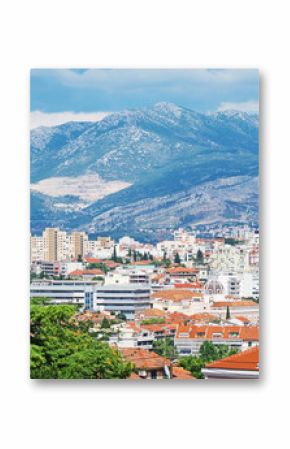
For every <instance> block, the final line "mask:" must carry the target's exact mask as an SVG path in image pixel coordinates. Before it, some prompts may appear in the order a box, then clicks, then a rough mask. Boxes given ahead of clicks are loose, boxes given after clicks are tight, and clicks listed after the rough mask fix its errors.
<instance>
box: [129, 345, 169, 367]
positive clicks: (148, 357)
mask: <svg viewBox="0 0 290 449" xmlns="http://www.w3.org/2000/svg"><path fill="white" fill-rule="evenodd" d="M120 352H121V353H122V355H123V357H124V358H125V359H126V360H127V361H128V362H131V363H133V364H134V365H135V367H136V368H137V369H140V370H142V369H144V370H146V369H147V370H152V369H158V368H164V366H165V365H166V366H170V361H169V360H168V359H166V358H165V357H161V356H160V355H158V354H156V353H155V352H151V351H147V349H139V348H138V349H137V348H123V349H120Z"/></svg>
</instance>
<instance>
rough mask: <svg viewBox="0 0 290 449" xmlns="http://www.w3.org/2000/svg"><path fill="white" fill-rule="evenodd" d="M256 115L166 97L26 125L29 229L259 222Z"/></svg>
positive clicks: (133, 231) (157, 230)
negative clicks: (88, 116)
mask: <svg viewBox="0 0 290 449" xmlns="http://www.w3.org/2000/svg"><path fill="white" fill-rule="evenodd" d="M258 164H259V117H258V115H257V114H249V113H244V112H238V111H222V112H215V113H207V114H202V113H198V112H195V111H193V110H190V109H187V108H183V107H180V106H177V105H175V104H170V103H157V104H156V105H154V106H153V107H152V108H147V109H138V110H129V111H123V112H117V113H112V114H110V115H108V116H106V117H105V118H103V119H102V120H101V121H98V122H69V123H65V124H63V125H58V126H53V127H39V128H36V129H34V130H32V131H31V230H32V232H33V233H40V232H41V231H42V230H43V229H44V227H46V226H59V227H61V228H64V229H67V230H72V229H83V230H86V231H87V232H89V233H91V234H110V235H112V236H114V237H118V236H121V235H128V234H129V235H131V236H133V237H136V238H139V239H141V240H144V241H147V240H148V241H153V240H156V237H157V236H159V235H166V233H167V232H170V231H171V230H172V229H175V228H177V227H179V226H191V225H200V224H213V223H231V224H242V223H249V222H251V223H254V224H257V223H258Z"/></svg>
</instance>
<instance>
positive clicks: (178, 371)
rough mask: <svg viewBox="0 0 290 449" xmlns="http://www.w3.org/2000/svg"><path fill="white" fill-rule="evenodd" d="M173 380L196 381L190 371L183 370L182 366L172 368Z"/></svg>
mask: <svg viewBox="0 0 290 449" xmlns="http://www.w3.org/2000/svg"><path fill="white" fill-rule="evenodd" d="M172 379H190V380H195V379H196V378H195V377H193V376H192V374H191V372H190V371H187V370H186V369H184V368H182V367H181V366H173V367H172Z"/></svg>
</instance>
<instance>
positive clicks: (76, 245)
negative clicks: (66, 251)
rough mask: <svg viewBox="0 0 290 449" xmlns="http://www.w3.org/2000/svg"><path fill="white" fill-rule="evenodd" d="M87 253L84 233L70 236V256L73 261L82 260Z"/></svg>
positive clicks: (74, 233)
mask: <svg viewBox="0 0 290 449" xmlns="http://www.w3.org/2000/svg"><path fill="white" fill-rule="evenodd" d="M87 252H88V236H87V234H86V233H85V232H79V231H75V232H72V234H71V254H72V257H73V258H74V259H76V260H77V259H79V258H80V257H81V258H83V257H84V256H85V255H86V254H87Z"/></svg>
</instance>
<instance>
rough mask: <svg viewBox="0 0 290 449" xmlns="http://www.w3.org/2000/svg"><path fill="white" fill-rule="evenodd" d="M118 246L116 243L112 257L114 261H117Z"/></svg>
mask: <svg viewBox="0 0 290 449" xmlns="http://www.w3.org/2000/svg"><path fill="white" fill-rule="evenodd" d="M117 257H118V256H117V248H116V245H114V251H113V257H112V259H113V260H114V262H116V261H117Z"/></svg>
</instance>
